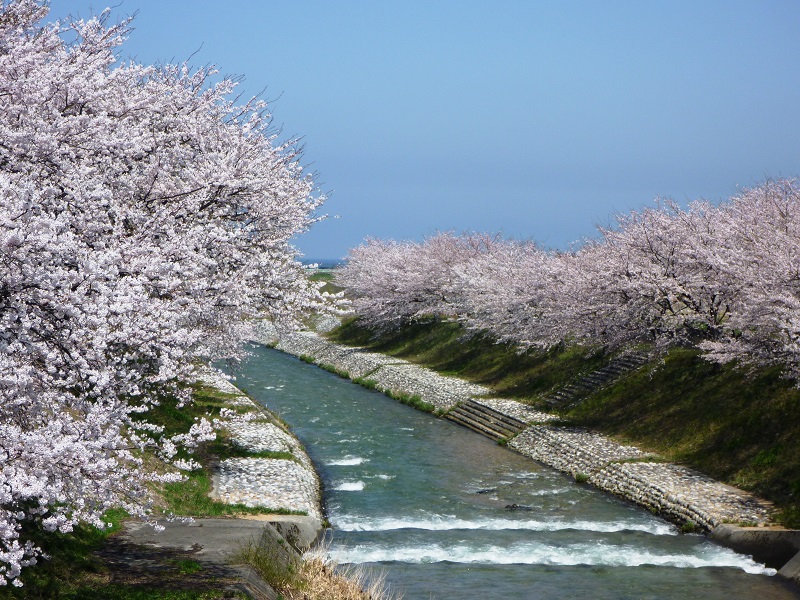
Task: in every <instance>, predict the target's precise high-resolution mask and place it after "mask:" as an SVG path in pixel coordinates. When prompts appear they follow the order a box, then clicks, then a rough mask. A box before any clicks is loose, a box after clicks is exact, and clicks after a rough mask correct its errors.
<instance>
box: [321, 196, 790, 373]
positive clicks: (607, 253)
mask: <svg viewBox="0 0 800 600" xmlns="http://www.w3.org/2000/svg"><path fill="white" fill-rule="evenodd" d="M337 282H338V283H339V285H342V286H343V287H344V288H345V289H346V290H347V293H348V295H349V296H350V297H351V298H352V300H353V307H354V309H355V311H356V312H357V313H358V314H359V315H360V316H361V319H362V321H363V322H364V323H365V324H367V325H368V326H370V327H372V328H376V329H382V328H384V329H385V328H391V327H397V326H399V325H402V324H403V323H407V322H409V321H412V320H415V319H420V318H429V317H431V316H434V317H439V318H449V319H458V320H460V321H461V322H463V323H464V325H465V326H466V327H467V328H469V329H471V330H480V331H484V332H488V333H489V334H491V335H492V336H494V337H495V338H496V339H497V340H499V341H503V342H510V343H513V344H517V345H519V346H520V347H521V348H531V347H537V348H549V347H552V346H554V345H556V344H584V345H601V346H605V347H606V348H607V349H609V350H615V349H619V348H622V347H624V346H626V345H632V344H637V343H642V342H649V343H654V344H656V345H660V346H668V345H673V344H681V345H691V346H696V347H698V348H700V349H701V350H702V351H703V353H704V356H705V357H706V358H708V359H710V360H714V361H719V362H728V361H734V360H736V361H740V362H743V363H757V364H782V365H784V367H785V368H786V371H787V373H788V374H790V375H792V376H794V377H798V376H800V366H798V365H800V360H799V359H800V184H798V182H796V181H794V180H778V181H767V182H765V183H763V184H762V185H759V186H757V187H755V188H753V189H746V190H743V191H742V192H741V193H739V194H738V195H736V196H734V197H731V198H729V199H728V200H727V201H725V202H722V203H719V204H716V205H714V204H711V203H709V202H705V201H697V202H694V203H692V204H691V205H689V206H688V207H687V208H681V207H680V206H679V205H677V204H676V203H674V202H671V201H658V202H657V203H656V205H655V206H654V207H652V208H645V209H643V210H639V211H634V212H631V213H629V214H624V215H620V216H618V217H617V218H616V222H615V223H614V225H613V226H610V227H607V228H601V229H600V235H599V236H598V238H596V239H590V240H586V241H585V242H584V243H583V244H581V245H580V246H578V247H576V248H574V249H571V250H570V251H564V252H559V251H547V250H544V249H542V248H541V247H540V246H538V245H537V244H535V243H533V242H529V241H514V240H503V239H500V238H498V237H491V236H485V235H475V234H465V235H460V236H457V235H453V234H451V233H443V234H438V235H436V236H433V237H431V238H429V239H427V240H425V241H424V242H422V243H413V242H391V241H388V242H387V241H380V240H368V241H367V242H365V243H364V244H363V245H361V246H359V247H357V248H354V249H352V250H351V251H350V254H349V257H348V261H347V263H346V265H345V266H344V267H343V268H341V269H340V270H339V272H338V275H337Z"/></svg>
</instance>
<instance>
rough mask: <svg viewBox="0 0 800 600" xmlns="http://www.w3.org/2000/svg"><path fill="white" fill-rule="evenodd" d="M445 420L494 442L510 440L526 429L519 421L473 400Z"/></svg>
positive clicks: (456, 409)
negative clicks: (504, 439) (503, 439)
mask: <svg viewBox="0 0 800 600" xmlns="http://www.w3.org/2000/svg"><path fill="white" fill-rule="evenodd" d="M445 418H446V419H448V420H450V421H453V422H454V423H458V424H459V425H463V426H464V427H468V428H469V429H472V430H473V431H477V432H478V433H481V434H483V435H485V436H486V437H489V438H491V439H493V440H499V439H502V438H509V437H511V436H513V435H516V434H517V433H519V432H520V431H522V430H523V429H524V428H525V427H526V424H525V423H524V422H523V421H520V420H519V419H515V418H514V417H511V416H508V415H505V414H503V413H501V412H499V411H496V410H494V409H493V408H490V407H488V406H484V405H483V404H479V403H477V402H473V401H471V400H467V401H465V402H463V403H461V404H460V405H459V406H457V407H456V408H454V409H453V410H451V411H450V412H449V413H447V414H446V415H445Z"/></svg>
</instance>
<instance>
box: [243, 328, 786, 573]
mask: <svg viewBox="0 0 800 600" xmlns="http://www.w3.org/2000/svg"><path fill="white" fill-rule="evenodd" d="M258 341H259V342H261V343H265V344H269V345H274V346H276V347H277V348H278V349H279V350H282V351H283V352H287V353H289V354H292V355H294V356H298V357H302V358H303V359H304V360H307V361H311V362H314V363H316V364H318V365H320V366H322V367H324V368H326V369H328V370H331V371H335V372H337V373H338V374H340V375H342V376H346V377H349V378H350V379H353V380H356V381H359V382H360V383H363V384H367V385H368V386H370V387H374V388H376V389H378V390H380V391H384V392H386V393H388V394H391V395H393V396H395V397H399V398H402V399H405V400H406V401H409V400H411V401H412V402H413V401H417V402H418V401H422V402H423V403H425V404H428V405H431V406H432V407H433V408H434V409H435V410H436V411H437V412H439V413H446V412H448V411H451V410H452V409H453V408H454V407H456V406H457V405H459V404H462V403H465V402H476V403H479V404H480V403H484V404H486V405H487V406H489V407H490V408H491V409H492V410H494V411H497V412H500V413H503V414H507V415H509V416H512V417H514V418H515V419H517V420H521V421H523V422H524V424H525V427H524V429H523V430H522V431H521V432H520V433H519V434H518V435H516V436H515V437H514V438H513V439H511V441H510V442H509V444H508V445H509V447H511V448H513V449H514V450H516V451H518V452H520V453H521V454H523V455H525V456H528V457H530V458H533V459H535V460H537V461H539V462H541V463H543V464H546V465H548V466H551V467H554V468H556V469H558V470H560V471H562V472H565V473H569V474H570V475H572V476H573V477H575V479H577V480H578V481H581V482H586V483H589V484H592V485H594V486H596V487H598V488H600V489H602V490H604V491H607V492H611V493H613V494H615V495H617V496H620V497H623V498H625V499H627V500H629V501H631V502H634V503H636V504H638V505H640V506H644V507H646V508H648V509H649V510H651V511H652V512H655V513H658V514H660V515H662V516H664V517H665V518H667V519H669V520H671V521H673V522H677V523H680V524H682V525H684V527H685V530H689V529H692V528H697V529H702V530H707V531H710V532H712V536H711V537H712V538H714V539H718V540H719V542H720V543H723V544H726V545H729V546H731V547H733V548H736V547H737V544H739V541H738V540H741V539H745V538H748V536H745V535H744V534H737V535H733V536H731V535H728V536H721V535H717V536H714V533H713V532H715V531H716V530H717V529H718V528H720V527H722V526H725V527H726V529H725V530H726V531H730V530H731V529H735V528H736V526H738V525H744V526H746V527H744V528H743V529H745V530H751V529H755V530H756V531H758V532H759V534H758V538H759V540H762V541H761V542H759V544H756V545H753V544H750V545H749V546H747V548H751V550H746V551H748V552H752V553H753V554H754V556H755V557H756V559H757V560H761V558H759V556H764V557H766V558H764V561H768V564H770V566H773V568H775V569H782V571H781V575H783V576H785V577H786V578H787V579H790V580H792V581H794V582H795V583H800V574H799V573H798V572H797V570H796V568H794V567H793V566H792V565H793V564H795V563H796V562H797V561H796V560H795V561H792V560H791V559H792V557H793V556H794V555H796V554H797V552H798V551H800V547H797V546H795V545H794V544H796V543H797V542H796V540H797V538H796V537H793V535H794V534H792V533H791V532H788V533H787V532H786V530H780V529H776V528H774V527H769V525H770V516H769V515H770V509H771V506H770V504H769V503H768V502H766V501H764V500H762V499H759V498H757V497H755V496H752V495H751V494H748V493H746V492H743V491H741V490H738V489H735V488H732V487H730V486H727V485H724V484H721V483H719V482H716V481H714V480H712V479H710V478H708V477H705V476H704V475H702V474H700V473H697V472H695V471H692V470H690V469H687V468H685V467H681V466H679V465H671V464H668V463H665V462H663V461H661V460H660V459H659V458H658V457H656V456H653V455H651V454H647V453H644V452H642V451H640V450H639V449H637V448H633V447H631V446H622V445H620V444H617V443H615V442H613V441H612V440H609V439H607V438H605V437H603V436H600V435H599V434H596V433H593V432H590V431H586V430H582V429H577V428H571V427H560V426H558V425H557V424H554V423H552V417H551V416H550V415H547V414H544V413H539V412H537V411H533V410H531V409H530V408H529V407H527V406H525V405H523V404H521V403H518V402H515V401H513V400H503V399H499V400H498V399H486V398H485V396H488V395H489V394H490V392H489V390H488V389H486V388H483V387H482V386H477V385H474V384H470V383H467V382H463V381H460V380H457V379H454V378H450V377H443V376H441V375H438V374H437V373H435V372H433V371H430V370H428V369H424V368H422V367H419V366H418V365H414V364H411V363H409V362H407V361H404V360H401V359H397V358H394V357H388V356H384V355H380V354H377V353H373V352H366V351H364V350H362V349H359V348H353V347H346V346H340V345H337V344H334V343H332V342H330V341H328V340H325V339H324V338H322V337H320V336H318V335H316V334H315V333H312V332H299V333H291V334H286V335H283V336H278V335H277V333H276V332H275V331H274V330H272V329H271V328H269V327H265V328H264V330H263V331H262V333H261V335H260V339H259V340H258ZM720 531H722V530H720ZM750 537H752V535H750ZM779 538H781V539H783V538H789V539H791V540H792V541H790V542H789V543H784V542H781V543H778V542H777V541H775V542H774V543H773V541H774V540H778V539H779ZM748 539H749V538H748ZM784 541H785V540H784ZM739 547H742V548H745V547H744V546H739ZM776 547H780V548H781V550H779V551H775V548H776ZM765 549H769V550H767V551H765V552H764V551H763V550H765Z"/></svg>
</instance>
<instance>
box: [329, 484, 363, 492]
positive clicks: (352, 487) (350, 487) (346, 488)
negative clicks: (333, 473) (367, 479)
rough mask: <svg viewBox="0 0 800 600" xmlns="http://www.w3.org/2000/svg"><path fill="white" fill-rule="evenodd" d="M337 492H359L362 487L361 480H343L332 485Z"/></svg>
mask: <svg viewBox="0 0 800 600" xmlns="http://www.w3.org/2000/svg"><path fill="white" fill-rule="evenodd" d="M333 489H334V490H336V491H339V492H360V491H362V490H363V489H364V482H363V481H343V482H341V483H338V484H336V485H335V486H333Z"/></svg>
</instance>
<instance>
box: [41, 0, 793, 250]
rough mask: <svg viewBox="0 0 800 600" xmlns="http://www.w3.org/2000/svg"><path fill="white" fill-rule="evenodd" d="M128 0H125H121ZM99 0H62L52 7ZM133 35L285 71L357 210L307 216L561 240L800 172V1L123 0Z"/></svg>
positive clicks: (339, 242) (278, 73) (309, 142)
mask: <svg viewBox="0 0 800 600" xmlns="http://www.w3.org/2000/svg"><path fill="white" fill-rule="evenodd" d="M114 2H115V3H116V2H119V0H114ZM105 6H106V4H105V3H102V2H100V3H98V0H52V2H51V17H50V18H51V19H52V18H57V17H61V16H64V15H66V14H70V13H71V14H73V15H79V16H89V15H90V14H92V7H93V9H94V12H97V11H98V10H102V9H103V8H105ZM134 12H138V16H137V18H136V20H135V21H134V28H135V29H134V31H133V33H132V35H131V37H130V39H129V41H128V42H127V43H126V45H125V46H124V48H123V56H125V57H133V58H136V59H137V60H139V61H140V62H144V63H153V62H182V61H184V60H186V59H188V58H189V57H190V56H191V57H192V58H191V64H194V65H198V66H199V65H205V64H208V63H214V64H216V65H217V67H218V68H219V69H220V71H221V72H222V73H224V74H231V75H244V76H245V82H244V84H243V86H242V89H243V91H244V93H245V95H253V94H257V93H259V92H261V91H262V90H265V92H264V97H265V98H266V99H273V100H274V103H273V105H272V112H273V115H274V120H275V123H276V124H277V125H280V126H281V127H282V130H283V132H284V134H285V135H286V136H302V138H303V144H304V146H305V154H304V159H303V162H304V164H306V165H308V168H309V169H310V170H312V171H315V172H317V174H318V175H317V181H318V185H319V186H320V188H321V190H323V191H325V192H328V191H330V192H332V193H331V196H330V199H329V201H328V202H327V203H326V206H325V209H324V212H327V213H328V214H330V215H338V216H339V218H337V219H329V220H327V221H324V222H322V223H319V224H317V225H316V226H315V227H314V229H313V230H312V231H311V232H310V233H308V234H306V235H304V236H302V237H301V238H298V240H297V246H298V247H299V248H300V249H301V250H302V251H303V252H304V253H305V254H306V255H307V256H309V257H317V258H339V257H342V256H344V255H345V254H346V253H347V250H348V248H350V247H352V246H355V245H357V244H359V243H360V242H361V241H363V239H364V238H365V237H368V236H371V237H381V238H394V239H421V238H422V237H424V236H425V235H429V234H432V233H434V232H436V231H443V230H454V231H457V232H458V231H465V230H471V231H485V232H502V233H503V234H505V235H507V236H513V237H516V238H526V239H527V238H532V239H536V240H538V241H539V242H541V243H543V244H544V245H546V246H549V247H559V248H565V247H566V246H567V245H568V244H569V243H571V242H574V241H576V240H579V239H581V238H583V237H585V236H591V235H593V234H594V228H595V225H596V224H598V223H607V222H608V220H609V219H610V218H611V216H612V215H613V214H614V213H616V212H620V211H623V212H624V211H628V210H631V209H635V208H641V207H642V206H644V205H647V204H649V203H651V202H652V201H653V199H654V198H655V197H657V196H662V197H670V198H673V199H675V200H678V201H680V202H685V201H688V200H692V199H696V198H700V197H702V198H706V199H708V200H714V201H716V200H721V199H724V198H727V197H728V196H730V195H732V194H734V193H736V191H737V189H739V188H740V187H747V186H752V185H756V184H758V183H759V182H760V181H763V180H764V179H765V178H767V177H773V178H777V177H791V176H797V175H800V163H799V161H800V110H799V108H800V62H798V61H799V60H800V36H798V35H797V30H798V26H800V3H798V2H796V1H794V0H787V1H778V0H774V1H766V0H762V1H752V2H737V1H735V0H725V1H711V0H705V1H702V2H697V1H692V2H683V1H671V2H650V1H647V0H637V1H630V2H621V1H606V2H600V1H583V2H579V1H565V2H556V1H552V2H536V1H533V0H529V1H506V0H493V1H491V2H489V1H484V2H475V1H469V0H459V1H455V0H452V1H451V0H440V1H423V0H420V1H417V0H405V1H403V2H382V1H379V0H372V1H369V0H363V1H347V0H340V1H334V0H328V1H322V0H319V1H303V0H293V1H287V0H282V1H280V2H277V1H264V0H251V1H245V0H225V2H221V1H219V2H206V1H203V0H168V1H166V0H123V1H122V2H120V3H119V4H118V5H117V6H116V8H114V10H113V14H114V15H115V16H117V17H124V16H127V15H130V14H133V13H134Z"/></svg>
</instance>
